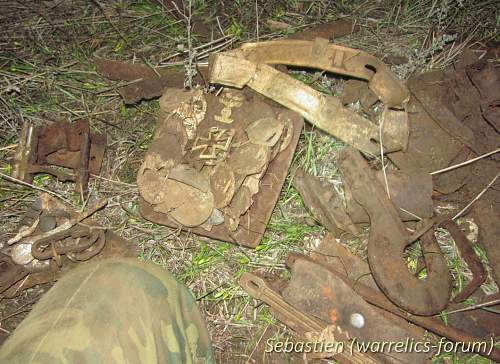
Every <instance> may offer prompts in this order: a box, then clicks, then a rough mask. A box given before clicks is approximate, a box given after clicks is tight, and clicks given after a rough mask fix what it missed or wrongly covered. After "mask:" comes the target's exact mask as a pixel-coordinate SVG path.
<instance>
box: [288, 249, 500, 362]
mask: <svg viewBox="0 0 500 364" xmlns="http://www.w3.org/2000/svg"><path fill="white" fill-rule="evenodd" d="M297 257H300V258H302V259H311V258H309V257H305V256H303V255H297V254H291V256H289V258H288V261H293V260H294V259H297ZM349 261H350V260H349ZM314 262H316V263H318V264H321V265H322V266H323V267H325V268H326V269H328V270H329V271H330V272H331V273H333V274H335V275H337V276H338V277H339V278H340V279H342V280H343V281H344V282H345V283H347V284H348V285H349V286H350V287H351V288H352V289H354V291H356V292H357V293H358V294H359V295H360V296H362V297H363V299H364V300H365V301H366V302H368V303H370V304H372V305H374V306H376V307H378V308H381V309H383V310H385V311H388V312H390V313H392V314H394V315H397V316H399V317H401V318H403V319H405V320H407V321H409V322H411V323H413V324H415V325H418V326H420V327H422V328H424V329H426V330H428V331H431V332H433V333H435V334H437V335H440V336H443V337H445V338H447V339H449V340H451V341H455V342H458V343H464V344H467V345H469V346H470V348H471V351H473V352H476V353H478V354H481V355H483V356H485V357H488V358H491V359H492V360H495V361H500V350H498V348H491V352H490V348H489V347H487V348H485V347H484V345H483V346H479V345H472V344H473V343H477V342H481V341H483V342H484V340H483V338H482V337H477V336H474V335H471V334H469V333H468V332H465V331H463V330H460V329H458V328H455V327H453V326H449V325H446V324H444V323H443V322H442V321H441V320H440V319H438V318H436V317H426V316H418V315H412V314H410V313H408V312H406V311H404V310H401V309H400V308H399V307H398V306H396V305H395V304H393V303H392V302H391V301H390V300H389V299H388V298H387V297H386V295H385V294H383V293H381V292H380V291H379V290H378V287H376V286H375V287H372V286H371V285H367V284H369V281H368V282H365V283H367V284H365V283H361V281H360V279H359V278H354V277H361V273H362V272H363V271H364V270H365V269H364V268H362V269H361V270H359V266H358V269H357V270H356V272H357V273H356V272H351V273H352V274H353V277H352V276H351V275H349V276H347V275H346V274H344V273H340V272H339V271H337V270H336V269H335V268H334V267H333V266H331V265H330V264H329V263H325V262H323V261H317V260H316V258H315V260H314Z"/></svg>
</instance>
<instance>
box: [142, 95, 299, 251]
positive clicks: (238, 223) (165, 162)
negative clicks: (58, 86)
mask: <svg viewBox="0 0 500 364" xmlns="http://www.w3.org/2000/svg"><path fill="white" fill-rule="evenodd" d="M160 107H161V109H162V112H163V114H162V116H161V117H160V118H159V120H158V122H157V128H156V133H155V136H154V139H153V142H152V143H151V146H150V148H149V150H148V153H147V154H146V157H145V159H144V163H143V164H142V166H141V168H140V169H139V172H138V175H137V184H138V186H139V192H140V194H141V200H140V211H141V214H142V215H143V216H144V217H145V218H147V219H148V220H151V221H154V222H156V223H160V224H165V225H169V226H174V227H181V228H184V229H190V230H192V231H193V232H195V233H197V234H201V235H206V236H209V237H212V238H215V239H218V240H224V241H233V242H238V243H239V244H242V245H246V246H251V247H255V246H257V245H258V244H259V242H260V239H261V237H262V234H263V233H264V230H265V228H266V225H267V222H268V221H269V218H270V216H271V212H272V209H273V207H274V205H275V203H276V201H277V199H278V196H279V193H280V190H281V187H282V185H283V182H284V179H285V176H286V174H287V171H288V166H289V165H290V163H291V159H292V156H293V152H294V150H295V148H296V145H297V142H298V138H299V136H300V132H301V128H302V123H303V122H302V120H301V118H300V116H299V115H298V114H296V113H294V112H292V111H288V110H285V109H283V108H281V107H277V106H275V105H271V104H268V103H266V102H264V101H262V100H259V99H258V98H257V97H255V96H254V95H252V94H249V93H244V92H241V91H234V90H233V91H224V92H222V93H221V94H220V95H219V96H216V95H213V94H205V93H204V92H203V91H202V90H192V91H183V90H177V89H168V90H166V92H165V93H164V95H163V96H162V98H161V99H160Z"/></svg>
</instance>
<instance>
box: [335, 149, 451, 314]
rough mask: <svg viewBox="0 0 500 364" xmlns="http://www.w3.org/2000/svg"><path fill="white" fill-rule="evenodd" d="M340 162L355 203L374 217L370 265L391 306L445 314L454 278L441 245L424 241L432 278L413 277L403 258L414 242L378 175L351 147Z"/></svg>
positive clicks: (371, 221)
mask: <svg viewBox="0 0 500 364" xmlns="http://www.w3.org/2000/svg"><path fill="white" fill-rule="evenodd" d="M338 162H339V167H340V169H341V171H342V174H343V176H344V179H345V181H346V182H347V183H348V185H349V186H350V189H351V192H352V195H353V197H354V199H355V200H356V201H357V202H358V203H359V204H360V205H361V206H363V208H364V209H365V210H366V212H367V213H368V215H369V216H370V223H371V227H370V236H369V239H368V263H369V264H370V269H371V271H372V274H373V277H374V279H375V281H376V282H377V284H378V285H379V287H380V288H381V289H382V291H383V292H384V293H385V294H386V295H387V297H388V298H389V299H390V300H391V301H392V302H394V303H395V304H397V305H398V306H400V307H402V308H403V309H405V310H407V311H408V312H411V313H413V314H417V315H434V314H436V313H438V312H440V311H441V310H443V309H444V308H445V307H446V306H447V305H448V301H449V299H450V295H451V277H450V274H449V270H448V267H447V264H446V260H445V258H444V256H443V255H442V253H441V250H440V248H439V245H438V244H437V243H436V242H435V241H434V240H430V241H429V242H428V243H425V244H424V243H423V242H422V244H421V245H422V250H423V252H424V257H425V262H426V265H427V274H428V276H427V278H426V279H425V280H420V279H418V278H417V277H415V276H414V275H413V274H411V273H410V271H409V270H408V267H407V266H406V263H405V260H404V257H403V254H404V250H405V248H406V247H407V246H408V245H409V244H411V242H412V241H411V240H412V239H411V238H410V235H409V233H408V231H407V230H406V227H405V225H404V224H403V223H402V221H401V219H400V217H399V212H398V211H397V210H396V208H395V207H394V204H393V203H392V202H391V200H389V198H388V197H387V194H386V192H385V190H384V188H383V187H382V185H381V184H380V183H379V182H378V181H377V178H376V176H375V173H374V171H372V170H371V169H370V167H369V165H368V163H367V162H366V160H364V158H363V157H362V156H361V154H360V153H359V152H357V151H355V150H353V149H352V148H346V149H344V150H343V151H342V152H341V155H340V157H339V161H338ZM428 233H429V232H428ZM426 234H427V233H426ZM430 234H431V235H432V236H433V233H432V232H431V233H430Z"/></svg>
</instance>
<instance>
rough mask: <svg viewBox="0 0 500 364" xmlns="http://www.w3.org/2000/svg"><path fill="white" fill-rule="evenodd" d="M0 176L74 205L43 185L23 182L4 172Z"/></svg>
mask: <svg viewBox="0 0 500 364" xmlns="http://www.w3.org/2000/svg"><path fill="white" fill-rule="evenodd" d="M0 177H1V178H3V179H6V180H7V181H9V182H14V183H17V184H20V185H23V186H26V187H31V188H33V189H35V190H38V191H42V192H46V193H48V194H49V195H52V196H54V197H57V198H59V199H61V200H62V201H64V202H66V203H67V204H68V205H70V206H73V207H75V204H74V203H73V202H71V201H70V200H68V199H66V198H64V197H63V196H61V195H60V194H58V193H56V192H53V191H51V190H47V189H46V188H43V187H38V186H35V185H32V184H31V183H28V182H24V181H22V180H20V179H17V178H14V177H11V176H9V175H6V174H4V173H2V172H0Z"/></svg>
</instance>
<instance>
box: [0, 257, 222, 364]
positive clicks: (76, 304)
mask: <svg viewBox="0 0 500 364" xmlns="http://www.w3.org/2000/svg"><path fill="white" fill-rule="evenodd" d="M213 362H214V361H213V353H212V348H211V345H210V339H209V336H208V332H207V329H206V326H205V322H204V321H203V319H202V317H201V315H200V312H199V311H198V308H197V306H196V304H195V302H194V299H193V296H192V295H191V293H190V292H189V291H188V290H187V288H186V287H185V286H183V285H182V284H180V283H178V282H177V281H176V280H175V279H174V278H173V277H172V276H171V275H170V274H169V273H168V272H166V271H165V270H163V269H161V268H160V267H158V266H156V265H154V264H151V263H150V264H147V263H144V262H140V261H138V260H136V259H111V260H104V261H100V262H96V263H92V264H84V265H82V266H81V267H78V268H76V269H75V270H74V271H72V272H71V273H69V274H68V275H67V276H65V277H63V278H62V279H61V280H60V281H59V282H57V283H56V284H55V285H54V287H52V289H50V290H49V291H48V292H47V294H46V295H45V296H44V297H43V298H42V299H41V300H40V301H39V302H38V303H37V304H36V305H35V306H34V307H33V310H32V311H31V312H30V314H29V315H28V316H27V317H26V319H25V320H24V321H23V322H22V323H21V324H20V325H19V327H18V328H17V329H16V330H15V332H14V333H13V335H12V336H11V337H10V338H9V339H8V340H7V341H6V342H5V344H4V345H3V346H2V347H1V348H0V363H9V364H17V363H22V364H25V363H50V364H59V363H92V364H100V363H102V364H112V363H213Z"/></svg>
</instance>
